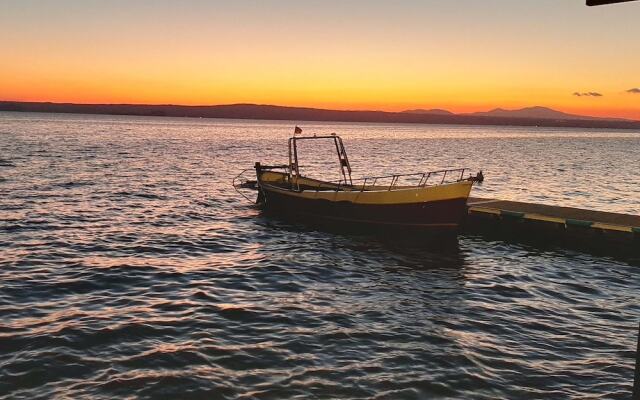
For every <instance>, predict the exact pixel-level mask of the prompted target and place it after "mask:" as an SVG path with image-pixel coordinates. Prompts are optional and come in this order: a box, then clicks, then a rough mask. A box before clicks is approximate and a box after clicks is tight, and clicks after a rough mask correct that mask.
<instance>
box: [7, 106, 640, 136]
mask: <svg viewBox="0 0 640 400" xmlns="http://www.w3.org/2000/svg"><path fill="white" fill-rule="evenodd" d="M0 111H22V112H48V113H79V114H111V115H139V116H163V117H195V118H198V117H200V118H228V119H263V120H289V121H294V122H297V121H335V122H376V123H413V124H458V125H514V126H547V127H576V128H615V129H635V130H640V121H633V120H625V119H612V118H597V117H589V116H582V115H574V114H567V113H563V112H560V111H556V110H552V109H550V108H546V107H528V108H523V109H520V110H503V109H500V108H497V109H495V110H491V111H488V112H478V113H471V114H454V113H452V112H449V111H447V110H442V109H430V110H423V109H417V110H407V111H404V112H385V111H343V110H326V109H318V108H304V107H282V106H272V105H259V104H229V105H215V106H180V105H169V104H167V105H143V104H72V103H40V102H17V101H0Z"/></svg>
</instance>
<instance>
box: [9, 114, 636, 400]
mask: <svg viewBox="0 0 640 400" xmlns="http://www.w3.org/2000/svg"><path fill="white" fill-rule="evenodd" d="M292 125H293V123H289V122H283V123H280V122H251V121H225V120H220V121H216V120H196V119H169V118H135V117H108V116H78V115H45V114H16V113H0V398H3V399H15V398H28V399H34V398H52V397H54V398H74V399H75V398H92V399H95V398H125V397H129V398H135V397H142V398H149V397H153V398H211V399H216V398H229V399H232V398H243V399H253V398H256V399H258V398H260V399H262V398H273V399H281V398H363V399H364V398H384V399H400V398H408V399H411V398H473V399H494V398H508V399H524V398H553V399H567V398H573V399H585V398H602V399H605V398H606V399H609V398H613V399H626V398H629V393H630V391H631V384H632V379H633V366H634V365H633V364H634V352H635V343H636V342H635V340H636V336H635V335H636V327H637V321H638V318H639V316H640V279H639V278H638V272H639V271H640V270H639V267H638V266H637V265H631V264H629V263H626V262H624V261H617V260H614V259H609V258H603V257H596V256H592V255H587V254H582V253H577V252H571V251H565V250H562V249H556V248H548V249H540V248H533V247H528V246H525V245H518V244H513V243H506V242H500V241H488V240H487V239H483V238H479V237H473V236H460V237H459V238H458V239H457V240H454V241H452V242H447V243H445V244H430V243H428V242H427V241H426V240H423V239H421V238H413V239H412V240H409V239H408V238H384V237H371V236H364V235H341V234H336V233H331V232H322V231H316V230H313V229H311V228H308V227H303V226H295V225H291V224H288V223H285V222H282V221H278V220H274V219H270V218H267V217H265V216H263V215H261V214H260V212H259V211H258V210H256V209H255V208H253V207H251V206H250V205H248V204H247V203H246V202H244V201H243V199H242V198H241V197H240V196H239V195H238V194H237V193H235V192H234V191H232V190H231V189H230V182H231V178H232V177H233V176H234V175H235V174H237V173H238V172H239V170H240V169H242V168H246V167H250V166H251V165H252V164H253V162H254V161H263V162H274V163H281V162H282V161H283V160H284V157H285V156H286V153H285V151H286V149H285V144H286V142H285V139H286V137H287V136H288V134H289V132H290V131H291V128H292ZM303 127H304V129H305V132H312V131H316V132H318V133H328V132H331V131H334V130H335V131H338V132H340V133H342V135H343V136H344V139H345V144H346V146H347V150H348V151H349V155H350V159H351V162H352V164H353V165H354V169H355V173H356V174H358V175H359V174H361V173H363V171H364V172H365V173H367V174H369V173H383V172H394V171H407V172H408V171H411V170H428V169H432V168H443V167H453V166H470V167H473V168H475V169H479V168H483V169H484V171H485V175H486V176H487V182H486V183H485V184H484V185H483V186H482V187H478V188H477V189H474V194H475V195H477V196H495V197H500V198H508V199H516V200H524V201H536V202H543V203H549V204H562V205H573V206H583V207H589V208H595V209H600V210H605V211H618V212H626V213H635V214H638V213H640V185H638V182H639V179H638V175H637V167H638V165H640V158H639V157H640V134H639V133H637V132H625V131H601V130H594V131H587V130H582V131H581V130H575V129H535V128H509V127H454V126H420V125H374V124H306V125H304V126H303ZM309 164H310V167H309V168H311V169H313V168H315V169H316V170H318V169H319V165H318V164H317V163H315V162H314V161H313V160H312V161H310V162H309Z"/></svg>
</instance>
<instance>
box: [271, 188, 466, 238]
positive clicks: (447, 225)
mask: <svg viewBox="0 0 640 400" xmlns="http://www.w3.org/2000/svg"><path fill="white" fill-rule="evenodd" d="M261 197H262V199H261V200H262V201H261V204H262V206H263V208H264V209H265V210H266V211H269V212H273V213H277V214H279V215H282V216H284V217H289V218H291V219H295V220H305V221H309V222H321V223H331V224H348V225H350V226H363V227H364V226H375V227H400V228H419V229H438V230H456V229H457V227H458V226H459V225H460V224H461V223H462V221H463V220H464V217H465V216H466V212H467V209H466V203H467V199H466V198H455V199H446V200H437V201H429V202H418V203H402V204H358V203H353V202H348V201H329V200H325V199H309V198H301V197H296V196H291V195H288V194H286V193H282V192H280V191H274V190H269V189H268V188H263V189H262V190H261Z"/></svg>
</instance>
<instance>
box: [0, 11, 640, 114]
mask: <svg viewBox="0 0 640 400" xmlns="http://www.w3.org/2000/svg"><path fill="white" fill-rule="evenodd" d="M584 3H585V2H584V0H518V1H515V0H493V1H490V0H485V1H480V0H457V1H456V0H449V1H444V0H438V1H429V0H406V1H402V0H398V1H374V0H369V1H364V0H363V1H355V0H351V1H350V0H340V1H333V0H323V1H293V0H261V1H258V0H255V1H246V0H234V1H214V0H208V1H206V0H201V1H200V0H188V1H187V0H184V1H162V0H155V1H144V0H130V1H123V0H110V1H104V0H19V1H18V0H15V1H11V0H0V54H2V58H1V60H2V62H0V100H22V101H54V102H79V103H154V104H159V103H162V104H166V103H171V104H229V103H261V104H278V105H290V106H311V107H323V108H338V109H377V110H389V111H395V110H404V109H408V108H435V107H437V108H446V109H448V110H451V111H454V112H468V111H484V110H488V109H491V108H495V107H503V108H519V107H525V106H533V105H542V106H548V107H552V108H555V109H559V110H562V111H566V112H574V113H581V114H589V115H600V116H617V117H627V118H634V119H640V90H637V92H639V93H634V92H635V91H633V90H632V89H634V88H640V23H639V21H640V2H631V3H623V4H618V5H609V6H602V7H586V6H585V4H584ZM576 93H578V94H584V95H581V96H578V95H576ZM590 94H591V95H590ZM598 94H601V95H600V96H598Z"/></svg>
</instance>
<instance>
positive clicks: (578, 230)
mask: <svg viewBox="0 0 640 400" xmlns="http://www.w3.org/2000/svg"><path fill="white" fill-rule="evenodd" d="M467 206H468V216H467V221H466V229H467V230H469V231H472V232H478V231H480V232H489V233H502V234H507V235H509V237H515V236H517V237H529V238H532V239H538V240H539V241H544V242H546V243H562V244H572V245H581V246H583V247H585V246H586V247H589V248H593V249H597V250H603V249H604V250H615V251H624V252H629V253H640V215H628V214H618V213H609V212H602V211H592V210H585V209H580V208H573V207H558V206H550V205H544V204H533V203H523V202H518V201H505V200H495V199H483V198H469V200H468V202H467Z"/></svg>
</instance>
